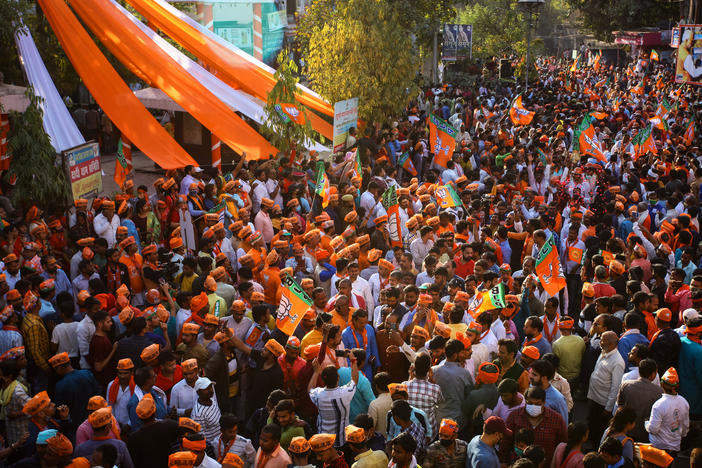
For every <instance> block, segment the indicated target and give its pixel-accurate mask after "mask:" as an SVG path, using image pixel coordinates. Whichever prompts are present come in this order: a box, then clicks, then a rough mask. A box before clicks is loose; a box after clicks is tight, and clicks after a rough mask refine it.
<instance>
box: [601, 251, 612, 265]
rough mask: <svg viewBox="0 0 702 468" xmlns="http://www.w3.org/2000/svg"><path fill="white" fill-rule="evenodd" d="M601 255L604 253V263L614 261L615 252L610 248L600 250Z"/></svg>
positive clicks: (607, 263)
mask: <svg viewBox="0 0 702 468" xmlns="http://www.w3.org/2000/svg"><path fill="white" fill-rule="evenodd" d="M600 255H602V258H603V259H604V264H605V265H607V266H609V264H610V263H612V262H613V261H614V254H613V253H612V252H610V251H609V250H600Z"/></svg>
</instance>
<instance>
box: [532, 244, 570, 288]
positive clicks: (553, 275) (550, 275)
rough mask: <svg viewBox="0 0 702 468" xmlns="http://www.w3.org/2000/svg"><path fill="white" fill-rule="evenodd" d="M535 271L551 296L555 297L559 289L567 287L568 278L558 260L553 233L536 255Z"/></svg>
mask: <svg viewBox="0 0 702 468" xmlns="http://www.w3.org/2000/svg"><path fill="white" fill-rule="evenodd" d="M535 271H536V274H537V276H538V277H539V281H541V285H542V286H543V287H544V289H545V290H546V292H547V293H548V295H549V296H551V297H554V296H556V294H558V291H560V290H561V289H563V288H565V285H566V280H565V276H564V275H563V270H562V269H561V262H560V261H559V260H558V252H557V251H556V244H555V243H554V241H553V234H552V235H551V236H549V238H548V240H547V241H546V242H545V243H544V245H543V246H542V247H541V249H540V250H539V253H538V254H537V255H536V268H535Z"/></svg>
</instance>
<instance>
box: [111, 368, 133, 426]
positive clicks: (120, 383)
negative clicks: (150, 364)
mask: <svg viewBox="0 0 702 468" xmlns="http://www.w3.org/2000/svg"><path fill="white" fill-rule="evenodd" d="M133 371H134V363H133V362H132V360H131V359H129V358H126V359H120V360H119V362H118V363H117V378H116V379H115V380H113V381H112V382H110V383H109V384H108V385H107V395H106V399H107V404H108V405H110V406H111V407H112V415H113V416H114V417H115V419H116V420H117V422H118V423H120V424H129V413H128V412H127V403H129V399H130V398H131V397H132V395H133V394H134V384H133V382H132V374H133Z"/></svg>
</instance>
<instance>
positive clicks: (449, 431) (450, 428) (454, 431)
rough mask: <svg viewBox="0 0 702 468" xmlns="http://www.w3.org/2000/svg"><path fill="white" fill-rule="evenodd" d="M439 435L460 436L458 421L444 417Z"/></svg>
mask: <svg viewBox="0 0 702 468" xmlns="http://www.w3.org/2000/svg"><path fill="white" fill-rule="evenodd" d="M439 435H440V436H445V437H448V438H454V437H456V436H458V423H457V422H456V421H454V420H453V419H442V420H441V424H440V425H439Z"/></svg>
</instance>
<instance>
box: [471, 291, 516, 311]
mask: <svg viewBox="0 0 702 468" xmlns="http://www.w3.org/2000/svg"><path fill="white" fill-rule="evenodd" d="M471 305H472V306H473V307H474V311H475V312H474V313H476V316H477V315H480V314H481V313H483V312H485V311H488V310H493V309H504V308H505V307H507V298H506V297H505V284H504V283H497V284H496V285H495V286H493V287H492V288H490V290H489V291H484V292H482V293H481V295H480V296H479V297H478V298H477V301H475V302H474V303H473V304H471Z"/></svg>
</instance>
